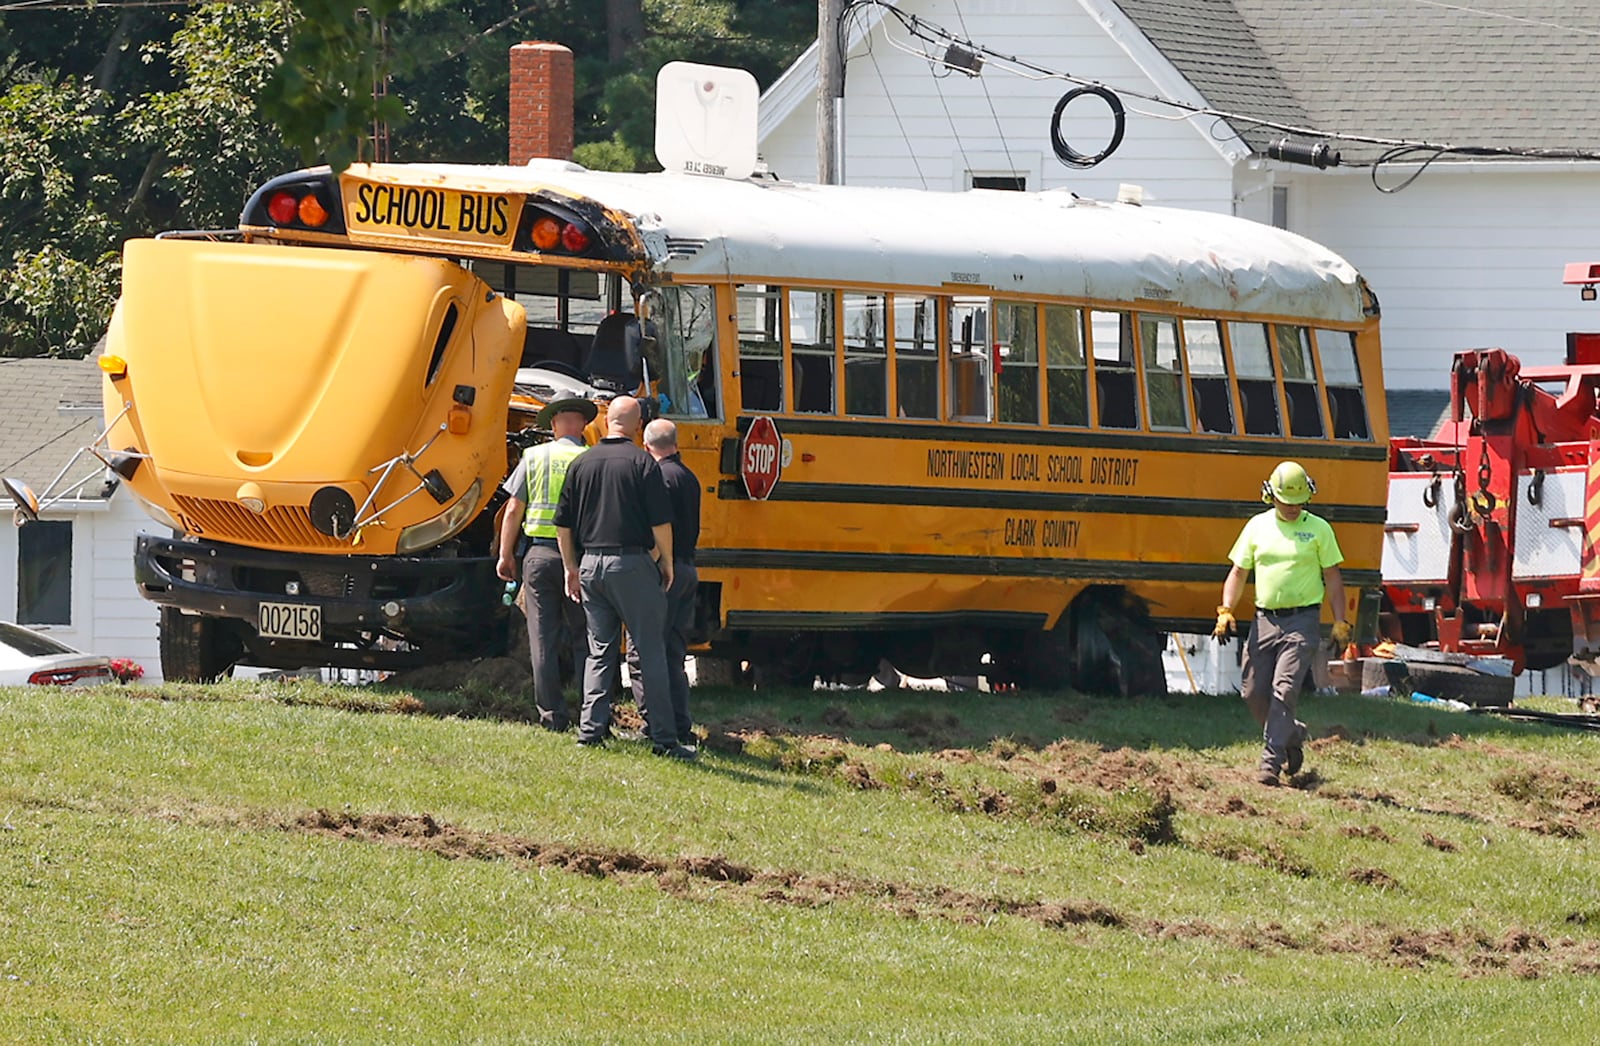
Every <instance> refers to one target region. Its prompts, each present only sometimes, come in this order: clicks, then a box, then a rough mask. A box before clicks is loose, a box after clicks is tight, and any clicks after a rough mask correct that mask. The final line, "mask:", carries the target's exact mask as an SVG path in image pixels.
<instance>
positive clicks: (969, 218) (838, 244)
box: [349, 160, 1370, 325]
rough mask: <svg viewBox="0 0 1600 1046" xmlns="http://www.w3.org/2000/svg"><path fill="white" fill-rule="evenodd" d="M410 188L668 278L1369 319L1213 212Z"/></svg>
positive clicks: (1253, 234) (477, 173) (920, 198)
mask: <svg viewBox="0 0 1600 1046" xmlns="http://www.w3.org/2000/svg"><path fill="white" fill-rule="evenodd" d="M349 173H350V174H356V175H359V176H361V177H365V178H372V179H376V180H382V181H391V180H392V181H395V182H400V183H408V184H422V183H427V184H441V183H446V184H448V185H450V186H451V187H453V188H461V189H470V188H473V187H475V186H476V187H480V188H483V189H488V190H492V191H501V192H505V191H520V192H530V191H535V190H551V191H554V192H556V193H559V194H562V195H566V196H573V197H580V198H587V199H589V200H592V201H594V202H595V203H597V204H598V205H600V206H601V207H603V208H605V209H607V210H610V211H613V212H621V213H622V214H624V215H626V216H627V217H628V218H629V219H630V220H631V221H632V222H633V224H634V225H635V226H636V228H637V229H638V231H639V233H640V235H641V237H642V239H643V241H644V244H645V250H646V253H647V255H648V259H647V263H648V265H649V266H650V268H651V269H652V270H654V271H657V272H662V273H670V274H672V275H673V276H675V277H679V278H688V279H693V278H694V277H712V278H719V279H726V278H729V277H732V278H734V279H742V280H752V281H753V280H755V279H758V278H766V279H769V280H771V281H773V282H782V281H784V280H803V279H804V280H819V281H827V282H835V283H845V284H851V283H858V284H863V285H870V286H879V287H889V288H893V287H916V288H930V287H939V288H943V289H945V290H946V292H950V291H952V290H953V291H956V292H958V293H959V292H960V291H961V290H962V289H963V288H970V290H971V293H974V294H981V293H1005V294H1018V295H1031V296H1060V297H1068V298H1082V299H1091V300H1105V301H1115V302H1126V303H1130V304H1131V303H1135V302H1144V303H1150V302H1155V303H1163V304H1169V305H1175V306H1182V307H1186V308H1191V309H1196V310H1200V311H1205V312H1212V313H1256V314H1265V315H1276V316H1286V317H1299V318H1304V319H1307V320H1320V321H1325V322H1330V323H1339V324H1352V325H1353V324H1359V323H1362V322H1363V321H1364V319H1365V316H1366V312H1365V307H1366V306H1367V305H1368V304H1370V302H1369V301H1368V297H1367V295H1366V294H1365V293H1364V291H1363V284H1362V281H1361V278H1360V276H1359V274H1358V273H1357V272H1356V270H1355V268H1354V267H1353V266H1351V265H1350V264H1349V263H1348V262H1346V261H1345V260H1344V259H1343V258H1341V257H1339V256H1338V255H1336V254H1334V253H1333V252H1332V251H1330V250H1328V249H1327V248H1325V247H1322V246H1321V245H1319V244H1317V243H1314V242H1312V241H1310V240H1308V239H1305V238H1304V237H1301V236H1297V235H1295V234H1293V233H1290V232H1286V231H1284V230H1281V229H1274V228H1271V227H1270V226H1266V225H1262V224H1260V223H1258V222H1253V221H1249V220H1247V219H1242V218H1235V217H1231V216H1228V215H1219V214H1212V213H1209V212H1204V211H1190V210H1179V209H1175V208H1165V207H1144V206H1138V205H1134V204H1124V203H1112V204H1108V203H1101V202H1096V201H1092V200H1084V199H1079V198H1078V197H1075V196H1073V195H1072V194H1071V193H1069V192H1066V191H1064V190H1052V191H1047V192H1040V193H1022V192H1008V191H1000V190H988V189H973V190H969V191H966V192H959V193H957V192H934V191H927V190H916V189H900V188H877V187H864V186H838V185H810V184H800V183H795V182H785V181H779V180H775V179H761V178H752V179H748V180H742V181H735V180H725V179H721V178H712V177H701V176H697V175H689V174H675V173H667V172H660V173H653V174H624V173H613V172H607V171H590V170H587V169H585V168H583V167H580V166H578V165H577V164H572V163H567V162H564V161H560V160H534V161H532V162H530V163H529V164H528V165H527V166H524V167H511V166H488V165H466V164H459V165H458V164H379V165H370V166H357V167H354V168H351V170H350V171H349Z"/></svg>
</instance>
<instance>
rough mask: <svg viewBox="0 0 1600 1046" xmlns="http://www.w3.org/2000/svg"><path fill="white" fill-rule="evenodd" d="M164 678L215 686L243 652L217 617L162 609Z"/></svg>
mask: <svg viewBox="0 0 1600 1046" xmlns="http://www.w3.org/2000/svg"><path fill="white" fill-rule="evenodd" d="M160 647H161V676H162V678H163V679H165V680H167V681H168V682H173V683H214V682H216V681H217V680H218V679H222V678H224V677H226V676H227V675H228V673H229V672H231V671H232V670H233V666H234V663H235V662H236V661H237V660H238V659H239V655H240V654H241V653H243V651H242V650H241V649H240V647H239V644H238V643H237V642H235V641H234V640H233V638H232V637H231V636H230V635H228V634H227V632H226V630H225V627H224V625H223V623H222V622H221V621H219V620H217V619H216V618H211V617H200V616H198V615H193V614H185V613H183V612H182V611H181V610H179V609H178V608H176V607H162V608H161V622H160Z"/></svg>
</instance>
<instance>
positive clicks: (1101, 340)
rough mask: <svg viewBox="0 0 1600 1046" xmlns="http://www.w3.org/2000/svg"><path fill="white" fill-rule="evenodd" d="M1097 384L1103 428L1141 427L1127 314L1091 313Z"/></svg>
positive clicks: (1095, 379) (1097, 400) (1090, 325)
mask: <svg viewBox="0 0 1600 1046" xmlns="http://www.w3.org/2000/svg"><path fill="white" fill-rule="evenodd" d="M1089 333H1090V336H1091V338H1092V343H1093V344H1092V349H1093V352H1094V383H1095V397H1096V404H1097V406H1098V407H1099V417H1100V426H1101V427H1102V428H1108V429H1136V428H1138V427H1139V380H1138V376H1137V375H1136V374H1135V373H1134V362H1133V317H1132V316H1131V315H1129V314H1128V313H1125V312H1098V311H1096V312H1091V313H1090V314H1089Z"/></svg>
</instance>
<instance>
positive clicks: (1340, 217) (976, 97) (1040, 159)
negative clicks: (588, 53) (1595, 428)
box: [759, 0, 1600, 432]
mask: <svg viewBox="0 0 1600 1046" xmlns="http://www.w3.org/2000/svg"><path fill="white" fill-rule="evenodd" d="M896 7H897V11H898V14H896V13H891V12H889V11H888V10H887V9H886V8H885V7H884V6H879V5H877V4H860V5H856V6H854V7H851V8H849V10H848V11H847V14H846V17H845V19H844V22H845V30H846V32H845V39H846V40H847V41H848V50H847V56H846V62H845V70H846V77H845V89H844V99H843V103H842V110H843V111H842V117H841V119H840V126H841V133H840V135H839V138H840V140H841V142H842V170H843V180H844V181H846V182H849V183H852V184H862V185H902V186H905V185H909V186H922V187H926V188H930V189H946V190H956V191H959V190H963V189H967V188H970V187H972V186H974V185H978V186H988V187H995V188H1007V187H1025V188H1027V189H1029V190H1034V189H1057V188H1060V189H1070V190H1072V191H1074V192H1076V193H1078V194H1079V195H1082V196H1091V197H1096V198H1101V199H1111V198H1115V197H1116V195H1117V193H1118V189H1119V186H1120V185H1122V184H1123V183H1131V184H1137V185H1139V186H1142V187H1143V189H1144V191H1145V197H1144V198H1145V200H1147V201H1151V202H1156V203H1160V204H1163V205H1168V206H1178V207H1192V208H1197V209H1201V210H1209V211H1219V212H1225V213H1234V214H1238V215H1241V216H1244V217H1248V218H1252V219H1255V220H1257V221H1262V222H1269V223H1271V224H1274V225H1278V226H1281V227H1284V228H1288V229H1290V230H1293V231H1295V232H1299V233H1301V234H1303V235H1306V236H1309V237H1310V238H1312V239H1314V240H1318V241H1320V242H1322V243H1324V244H1326V245H1328V246H1329V247H1331V248H1333V249H1334V250H1335V251H1338V252H1339V253H1341V254H1343V255H1344V256H1345V257H1346V258H1348V259H1349V260H1350V261H1351V262H1352V263H1353V264H1355V265H1356V267H1357V268H1359V269H1360V270H1361V271H1362V273H1363V274H1364V275H1365V276H1366V278H1367V280H1368V281H1369V283H1370V284H1371V286H1372V288H1373V289H1374V291H1375V292H1376V293H1377V296H1378V298H1379V300H1380V302H1381V303H1382V306H1383V317H1384V340H1385V367H1386V371H1387V374H1386V383H1387V385H1388V386H1389V388H1390V389H1391V390H1394V389H1401V390H1406V389H1416V390H1422V389H1434V390H1440V389H1444V388H1447V387H1448V380H1449V366H1450V359H1451V356H1452V354H1453V353H1454V352H1456V351H1457V350H1459V349H1465V348H1477V347H1485V346H1501V347H1504V348H1506V349H1508V350H1510V351H1512V352H1515V353H1517V354H1518V355H1520V356H1521V357H1522V358H1523V359H1524V360H1525V361H1526V362H1528V363H1530V364H1550V363H1558V362H1560V361H1561V359H1562V356H1563V352H1564V351H1565V338H1564V334H1565V332H1567V331H1571V330H1585V329H1588V330H1595V329H1600V304H1597V303H1586V302H1582V301H1580V300H1579V294H1578V290H1577V288H1575V287H1568V286H1563V285H1562V283H1561V274H1562V269H1563V267H1564V265H1565V264H1566V263H1568V262H1573V261H1600V236H1596V233H1595V231H1596V230H1597V229H1600V106H1596V105H1595V104H1594V103H1595V102H1596V101H1597V99H1600V91H1597V90H1596V88H1595V87H1594V85H1593V77H1592V72H1591V70H1592V67H1593V66H1594V64H1595V59H1596V58H1600V5H1595V4H1552V3H1536V2H1534V0H1474V2H1473V3H1470V4H1445V3H1438V2H1434V0H1341V2H1339V3H1335V4H1330V3H1327V2H1326V0H1116V2H1113V0H897V4H896ZM910 16H915V18H914V19H913V18H912V17H910ZM941 29H942V30H944V31H945V33H941V32H940V30H941ZM952 38H954V39H953V40H952ZM952 42H953V43H954V44H955V50H954V51H953V52H952V51H951V45H952ZM972 54H976V55H978V57H979V58H981V60H982V61H981V68H979V69H978V71H977V74H976V75H971V72H970V67H971V66H972V65H974V64H976V63H974V62H973V61H971V60H970V59H969V58H968V57H967V56H969V55H972ZM1008 58H1009V59H1013V60H1008ZM947 59H949V61H947ZM964 67H965V68H964ZM817 68H818V51H817V48H816V47H813V48H812V49H811V50H809V51H807V52H806V54H805V55H803V56H802V57H801V58H800V59H799V60H798V61H797V62H796V63H795V64H794V65H793V66H792V67H790V69H789V70H788V71H787V72H785V73H784V75H783V76H782V77H780V78H779V79H778V80H777V81H776V82H775V83H774V84H773V85H772V86H771V87H770V88H769V89H768V90H767V92H766V93H765V94H764V95H763V96H762V99H761V107H760V116H759V134H760V141H761V152H762V156H763V159H765V161H766V162H767V164H768V166H769V168H770V169H771V170H772V171H774V172H775V173H777V174H778V175H779V176H781V177H784V178H789V179H793V180H796V181H814V180H816V172H817V150H816V132H815V127H816V112H817V105H816V99H817ZM1053 73H1059V74H1063V75H1070V76H1071V77H1073V78H1074V80H1076V81H1095V82H1098V83H1101V84H1104V85H1106V86H1107V87H1109V88H1110V89H1112V91H1113V92H1114V93H1115V94H1116V95H1117V96H1118V98H1119V100H1120V101H1121V103H1122V104H1123V105H1124V106H1125V108H1126V113H1127V115H1126V133H1125V136H1124V139H1123V141H1122V143H1121V146H1120V148H1118V149H1117V150H1116V151H1115V152H1114V153H1113V154H1112V155H1111V156H1110V157H1109V158H1107V159H1106V160H1105V161H1104V162H1103V163H1101V164H1099V165H1098V166H1095V167H1092V168H1088V169H1074V168H1069V167H1067V166H1064V165H1063V164H1062V163H1061V162H1060V161H1058V160H1057V158H1056V155H1055V152H1054V149H1053V145H1052V137H1051V127H1052V115H1053V113H1054V112H1055V110H1056V106H1057V104H1058V101H1059V100H1060V99H1061V98H1062V96H1063V95H1064V94H1066V92H1067V91H1068V90H1070V89H1072V88H1073V87H1074V86H1076V84H1075V83H1074V82H1069V81H1067V80H1064V79H1060V78H1057V77H1054V76H1052V75H1050V74H1053ZM1157 99H1166V100H1171V101H1175V102H1179V103H1182V104H1184V105H1187V106H1191V107H1194V108H1196V109H1204V110H1207V111H1208V113H1207V114H1203V115H1196V114H1194V113H1193V112H1192V110H1190V111H1186V110H1183V109H1180V108H1177V107H1174V106H1172V105H1167V104H1163V103H1162V102H1161V101H1158V100H1157ZM1219 112H1220V113H1225V114H1227V115H1226V116H1219V115H1215V114H1216V113H1219ZM1258 121H1270V122H1272V123H1275V124H1279V125H1282V126H1285V127H1294V128H1305V129H1311V130H1313V131H1320V132H1322V133H1321V134H1289V135H1287V137H1290V138H1291V139H1292V140H1293V141H1295V142H1297V143H1305V144H1308V145H1309V144H1313V143H1316V142H1319V141H1327V142H1328V144H1329V145H1330V147H1331V148H1333V149H1336V150H1338V151H1339V152H1340V153H1341V156H1342V159H1343V163H1342V164H1341V165H1340V166H1337V167H1328V168H1327V169H1322V170H1319V169H1317V168H1315V167H1310V166H1296V165H1290V164H1287V163H1283V162H1280V161H1277V160H1272V159H1269V158H1268V156H1267V153H1268V150H1269V146H1270V145H1271V143H1273V142H1275V141H1277V140H1280V139H1283V138H1285V137H1286V132H1285V131H1284V130H1282V129H1279V128H1273V127H1266V126H1263V125H1262V124H1261V123H1259V122H1258ZM1112 126H1113V124H1112V119H1111V115H1110V110H1109V109H1108V107H1107V104H1106V103H1105V102H1104V101H1102V100H1100V99H1099V98H1096V97H1092V96H1084V97H1079V98H1077V99H1075V100H1074V101H1072V102H1071V103H1070V104H1069V105H1068V106H1067V107H1066V109H1065V111H1064V113H1063V115H1062V118H1061V123H1060V128H1061V138H1062V140H1063V141H1064V143H1065V144H1067V145H1068V146H1070V147H1071V148H1072V149H1073V150H1075V151H1077V152H1079V153H1095V152H1098V151H1100V150H1101V149H1102V148H1103V147H1104V146H1105V145H1106V144H1107V142H1108V139H1109V137H1110V133H1111V130H1112ZM1339 133H1343V134H1352V135H1361V136H1365V137H1370V138H1382V139H1392V140H1396V141H1425V142H1430V143H1435V144H1450V145H1456V146H1471V147H1490V148H1507V149H1516V150H1520V151H1525V152H1527V153H1529V155H1527V156H1525V157H1522V158H1507V157H1483V156H1475V155H1463V154H1461V153H1448V152H1447V153H1443V154H1441V155H1439V156H1438V158H1437V160H1436V162H1433V163H1431V164H1429V165H1427V166H1426V169H1420V168H1421V166H1422V165H1421V162H1420V161H1422V160H1425V159H1428V158H1429V157H1430V156H1431V155H1432V154H1431V153H1428V152H1424V153H1417V154H1412V157H1411V162H1409V163H1384V164H1382V165H1380V166H1378V167H1377V168H1376V169H1375V168H1374V167H1373V166H1372V164H1373V161H1375V160H1377V159H1378V158H1379V157H1380V156H1381V155H1382V154H1383V153H1384V152H1385V151H1386V150H1385V147H1383V146H1378V145H1373V144H1364V143H1361V142H1357V141H1352V140H1348V139H1346V140H1340V139H1339V138H1337V137H1335V135H1336V134H1339ZM1591 150H1592V152H1589V151H1591ZM1550 151H1561V152H1578V153H1581V154H1584V155H1583V157H1582V158H1578V159H1561V158H1550V156H1549V152H1550ZM1540 152H1542V154H1543V155H1533V154H1534V153H1540ZM1589 156H1593V157H1594V158H1593V159H1590V158H1588V157H1589ZM1419 169H1420V170H1419ZM1413 174H1416V175H1417V177H1416V178H1415V180H1414V181H1412V182H1411V183H1410V184H1409V185H1407V186H1406V187H1405V188H1403V189H1401V190H1400V191H1395V192H1384V191H1380V190H1379V188H1377V187H1375V184H1374V182H1375V181H1376V182H1377V184H1378V185H1382V186H1384V187H1385V188H1390V189H1393V188H1396V187H1398V186H1399V185H1400V183H1402V182H1404V181H1405V180H1406V179H1408V178H1410V177H1411V176H1412V175H1413ZM937 220H938V217H937V216H936V215H930V221H937ZM951 233H952V235H958V234H959V229H958V228H952V229H951ZM1396 431H1397V432H1398V431H1401V430H1400V429H1399V428H1398V427H1397V429H1396Z"/></svg>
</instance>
